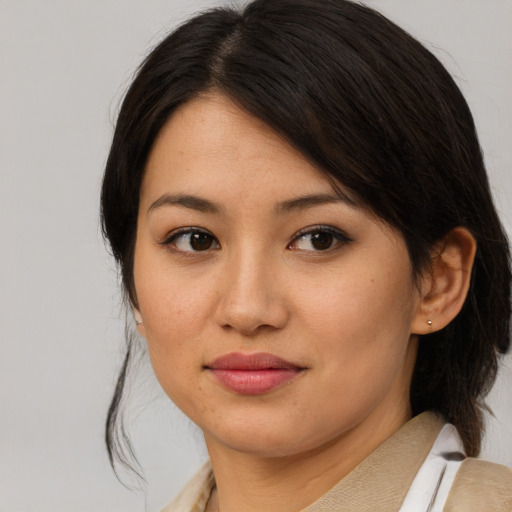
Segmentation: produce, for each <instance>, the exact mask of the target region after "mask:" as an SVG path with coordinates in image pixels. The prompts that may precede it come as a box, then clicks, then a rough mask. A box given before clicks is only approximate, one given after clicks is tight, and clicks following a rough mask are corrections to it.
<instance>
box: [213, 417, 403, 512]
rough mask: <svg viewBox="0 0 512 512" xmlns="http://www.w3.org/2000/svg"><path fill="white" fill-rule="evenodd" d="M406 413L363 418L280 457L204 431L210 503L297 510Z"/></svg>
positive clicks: (247, 510)
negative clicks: (354, 425) (239, 448)
mask: <svg viewBox="0 0 512 512" xmlns="http://www.w3.org/2000/svg"><path fill="white" fill-rule="evenodd" d="M409 418H410V413H409V411H407V412H406V413H402V414H397V415H394V416H390V417H388V418H387V421H386V422H385V423H382V421H381V422H379V424H378V425H375V424H374V423H373V422H372V421H365V424H364V425H358V426H357V428H354V429H352V430H349V431H348V432H345V433H343V434H342V435H340V436H339V437H337V438H335V439H333V440H331V441H330V442H329V443H326V444H324V445H323V446H320V447H318V448H316V449H315V450H311V451H309V452H304V453H299V454H293V455H288V456H280V457H268V456H267V457H266V456H261V455H255V454H248V453H244V452H240V451H237V450H233V449H231V448H229V447H226V446H225V445H223V444H222V443H219V442H217V441H216V440H215V439H213V438H211V437H209V436H208V435H207V434H205V439H206V443H207V446H208V451H209V453H210V459H211V462H212V467H213V471H214V474H215V480H216V485H217V487H216V490H215V492H214V493H213V495H212V500H211V502H212V503H211V505H212V508H211V509H212V510H220V511H221V512H234V511H240V510H244V512H256V511H258V512H261V511H262V510H265V511H266V512H297V511H300V510H302V509H304V508H306V507H307V506H309V505H310V504H311V503H313V502H314V501H316V500H317V499H318V498H319V497H320V496H322V495H323V494H325V493H326V492H327V491H328V490H329V489H331V488H332V487H333V486H334V485H335V484H336V483H337V482H339V481H340V480H341V479H343V478H344V477H345V476H346V475H348V474H349V473H350V472H351V471H352V470H353V469H354V468H355V467H356V466H357V465H359V464H360V463H361V462H362V460H364V459H365V458H366V457H367V456H368V455H369V454H370V453H371V452H373V451H374V450H375V449H376V448H377V447H378V446H379V445H380V444H381V443H382V442H384V441H385V440H386V439H387V438H388V437H389V436H391V435H392V434H393V433H394V432H395V431H396V430H398V429H399V428H400V427H401V426H402V425H404V424H405V423H406V422H407V421H408V419H409ZM370 419H371V418H370ZM376 432H378V435H376ZM209 510H210V509H209Z"/></svg>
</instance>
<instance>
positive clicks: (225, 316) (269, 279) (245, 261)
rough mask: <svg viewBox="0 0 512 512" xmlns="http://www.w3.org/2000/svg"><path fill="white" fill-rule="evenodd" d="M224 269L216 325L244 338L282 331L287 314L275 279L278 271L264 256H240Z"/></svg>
mask: <svg viewBox="0 0 512 512" xmlns="http://www.w3.org/2000/svg"><path fill="white" fill-rule="evenodd" d="M226 267H228V268H226V269H225V272H223V276H222V284H221V285H220V287H219V288H220V290H219V291H220V298H219V301H218V304H217V308H216V311H215V322H216V323H217V325H219V326H220V327H222V328H223V329H233V330H235V331H237V332H239V333H240V334H242V335H244V336H255V335H257V334H258V333H261V332H263V331H269V330H276V329H282V328H283V327H284V326H285V325H286V323H287V321H288V317H289V311H288V308H287V306H286V301H285V299H284V293H283V289H282V288H281V289H280V285H279V281H280V280H278V279H277V274H278V269H276V267H275V265H272V264H271V262H269V261H268V257H267V258H265V257H257V256H256V255H255V254H252V255H247V254H246V255H240V257H238V258H236V261H230V262H229V263H228V264H227V265H226Z"/></svg>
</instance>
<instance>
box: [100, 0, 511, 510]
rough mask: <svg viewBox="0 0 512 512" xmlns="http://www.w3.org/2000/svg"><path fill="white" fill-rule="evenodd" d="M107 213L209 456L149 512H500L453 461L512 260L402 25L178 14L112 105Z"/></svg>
mask: <svg viewBox="0 0 512 512" xmlns="http://www.w3.org/2000/svg"><path fill="white" fill-rule="evenodd" d="M102 215H103V225H104V232H105V235H106V237H107V239H108V240H109V243H110V245H111V247H112V251H113V254H114V256H115V257H116V259H117V261H118V262H119V264H120V267H121V272H122V276H123V284H124V287H125V290H126V292H127V296H128V300H129V303H130V305H131V307H132V308H133V311H134V315H135V319H136V323H137V328H138V331H139V334H140V335H141V336H142V337H144V338H145V339H146V341H147V346H148V351H149V356H150V359H151V362H152V365H153V368H154V370H155V374H156V376H157V378H158V380H159V382H160V384H161V385H162V387H163V389H164V390H165V392H166V393H167V394H168V395H169V397H170V398H171V399H172V400H173V401H174V402H175V403H176V404H177V405H178V406H179V407H180V408H181V409H182V410H183V411H184V412H185V414H187V415H188V416H189V417H190V418H191V419H192V420H193V421H194V422H195V423H196V424H197V425H198V426H199V427H200V428H201V429H202V431H203V433H204V436H205V441H206V445H207V447H208V451H209V455H210V463H211V464H210V463H209V464H208V465H206V466H205V467H204V468H203V469H202V470H201V471H200V473H199V474H198V475H197V477H196V478H195V479H194V480H193V481H192V482H191V483H190V484H189V485H188V486H187V487H186V488H185V489H184V491H183V492H182V493H181V494H180V495H179V496H178V497H177V498H176V500H174V501H173V503H171V504H170V505H169V507H168V508H166V509H165V510H166V511H174V510H186V511H188V510H222V511H223V512H226V511H228V512H229V511H232V510H237V511H240V510H244V511H251V510H260V511H263V510H264V511H272V510H279V511H298V510H307V511H308V512H313V511H319V510H337V511H338V510H350V511H353V510H381V511H385V510H389V511H396V510H402V511H406V510H414V511H417V510H466V511H467V510H509V509H510V507H511V506H512V505H511V504H512V490H511V487H512V485H511V482H512V477H511V472H510V470H508V469H507V468H504V467H501V466H497V465H493V464H489V463H485V462H481V461H475V459H473V458H471V457H474V456H476V455H477V454H478V452H479V448H480V438H481V434H482V412H481V409H482V407H483V402H482V399H483V396H485V393H486V392H487V390H488V389H489V387H490V386H491V384H492V382H493V380H494V377H495V374H496V368H497V358H498V354H499V353H500V352H501V353H504V352H506V350H507V348H508V346H509V337H508V322H509V316H510V307H509V297H510V268H509V253H508V245H507V240H506V237H505V235H504V233H503V229H502V227H501V225H500V222H499V219H498V217H497V215H496V212H495V209H494V206H493V203H492V199H491V196H490V193H489V187H488V182H487V177H486V173H485V169H484V165H483V161H482V155H481V152H480V149H479V145H478V140H477V136H476V133H475V128H474V124H473V120H472V117H471V114H470V112H469V110H468V107H467V104H466V102H465V100H464V99H463V97H462V95H461V93H460V91H459V90H458V88H457V87H456V85H455V84H454V82H453V80H452V79H451V77H450V76H449V75H448V73H447V72H446V70H445V69H444V68H443V67H442V66H441V64H440V63H439V62H438V61H437V60H436V59H435V57H433V56H432V55H431V54H430V53H429V52H428V51H427V50H426V49H425V48H423V47H422V46H421V45H420V44H419V43H418V42H416V41H415V40H414V39H412V38H411V37H410V36H409V35H407V34H406V33H405V32H403V31H402V30H401V29H400V28H398V27H396V26H395V25H394V24H392V23H391V22H390V21H388V20H387V19H385V18H384V17H382V16H381V15H379V14H378V13H376V12H374V11H372V10H371V9H368V8H366V7H363V6H361V5H358V4H355V3H352V2H349V1H344V0H256V1H254V2H252V3H251V4H249V5H248V6H247V7H246V8H245V9H243V10H242V11H241V12H238V11H235V10H232V9H215V10H213V11H210V12H208V13H205V14H202V15H199V16H197V17H195V18H194V19H192V20H191V21H189V22H188V23H186V24H185V25H183V26H182V27H180V28H179V29H178V30H176V31H175V32H174V33H173V34H171V35H170V36H168V37H167V38H166V39H165V40H164V41H163V42H162V43H161V44H160V45H159V46H158V47H157V48H155V49H154V50H153V52H152V53H151V54H150V55H149V56H148V58H147V59H146V61H145V62H144V64H143V65H142V67H141V68H140V70H139V73H138V75H137V77H136V79H135V80H134V82H133V84H132V86H131V88H130V90H129V91H128V93H127V95H126V98H125V100H124V103H123V106H122V109H121V112H120V115H119V119H118V123H117V128H116V133H115V136H114V140H113V143H112V149H111V152H110V156H109V160H108V163H107V168H106V172H105V178H104V183H103V192H102ZM490 297H492V301H491V300H489V298H490ZM129 357H130V347H128V352H127V357H126V360H125V365H124V368H123V371H122V372H121V376H120V379H119V384H118V387H117V390H116V394H115V396H114V399H113V402H112V406H111V409H110V412H109V419H108V425H107V442H108V446H109V453H110V454H111V457H113V456H114V455H115V454H116V444H115V431H116V430H115V429H116V418H117V412H118V406H119V402H120V398H121V394H122V390H123V385H124V380H125V375H126V368H127V366H128V362H129Z"/></svg>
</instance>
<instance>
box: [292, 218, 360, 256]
mask: <svg viewBox="0 0 512 512" xmlns="http://www.w3.org/2000/svg"><path fill="white" fill-rule="evenodd" d="M319 232H324V233H329V234H330V235H332V236H333V237H334V238H335V239H336V240H337V241H338V242H339V243H341V244H348V243H350V242H353V241H354V240H353V239H352V238H350V237H349V236H348V235H347V234H346V233H345V232H344V231H342V230H341V229H339V228H335V227H334V226H328V225H324V224H318V225H315V226H308V227H306V228H302V229H301V230H299V231H298V232H297V233H295V234H294V235H293V237H292V240H291V242H290V243H289V244H288V248H289V249H291V250H293V248H292V247H291V246H292V244H293V243H295V242H296V241H297V240H299V239H300V238H302V237H303V236H305V235H310V234H314V233H319ZM339 243H338V244H335V245H334V246H333V247H331V248H329V249H326V250H324V251H311V252H329V251H330V250H333V249H335V248H336V247H337V246H338V245H339ZM297 250H299V249H297Z"/></svg>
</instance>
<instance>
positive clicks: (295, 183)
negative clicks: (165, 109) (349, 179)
mask: <svg viewBox="0 0 512 512" xmlns="http://www.w3.org/2000/svg"><path fill="white" fill-rule="evenodd" d="M255 187H256V188H257V189H261V188H265V189H267V190H272V191H273V192H275V193H280V194H281V195H283V196H284V195H304V194H307V193H311V192H312V189H314V191H315V192H316V193H331V194H332V193H333V187H332V185H331V183H330V181H329V179H328V178H327V176H326V175H325V174H324V173H323V172H321V171H320V170H319V169H318V168H316V167H315V166H314V165H313V164H312V163H311V162H310V161H309V160H307V159H306V158H305V157H304V156H303V155H302V154H301V153H300V152H299V151H298V150H296V149H295V148H293V147H292V146H291V145H290V144H289V143H288V142H286V141H285V140H284V139H283V138H282V137H281V136H280V135H278V134H277V133H276V132H275V131H273V130H272V129H271V128H270V127H269V126H268V125H266V124H265V123H264V122H263V121H261V120H260V119H258V118H256V117H254V116H252V115H250V114H248V113H247V112H245V111H244V110H242V109H240V108H239V107H237V106H236V105H235V104H234V103H233V102H232V101H230V100H229V99H227V98H226V97H224V96H222V95H220V94H209V95H207V96H201V97H199V98H196V99H194V100H192V101H190V102H188V103H185V104H184V105H182V106H180V107H179V108H178V109H177V110H176V112H174V114H173V115H172V116H171V117H170V118H169V120H168V121H167V122H166V124H165V125H164V126H163V128H162V130H161V131H160V133H159V135H158V137H157V139H156V141H155V144H154V146H153V148H152V150H151V152H150V155H149V158H148V162H147V165H146V170H145V176H144V180H143V186H142V196H145V195H148V194H149V195H154V194H156V193H158V191H159V190H160V191H161V189H162V188H172V189H175V188H176V189H179V190H180V192H183V193H203V194H204V193H206V192H208V193H209V194H221V193H224V192H226V191H227V190H229V189H236V190H237V191H238V192H239V193H243V194H245V195H246V196H249V195H252V194H254V193H255V192H257V191H258V190H256V189H255Z"/></svg>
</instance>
